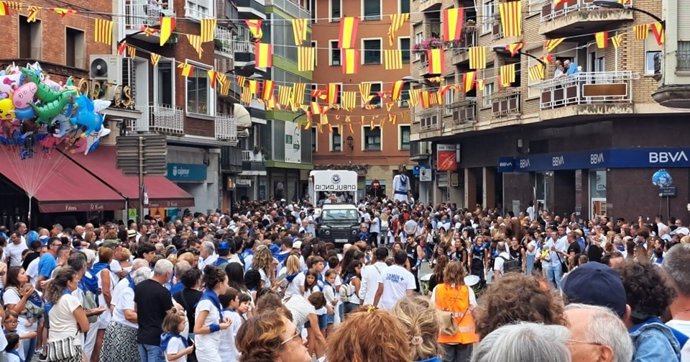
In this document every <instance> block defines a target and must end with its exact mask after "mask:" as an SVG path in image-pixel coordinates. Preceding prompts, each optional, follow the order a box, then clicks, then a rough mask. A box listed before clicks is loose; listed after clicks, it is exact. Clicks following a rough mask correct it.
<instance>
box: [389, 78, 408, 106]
mask: <svg viewBox="0 0 690 362" xmlns="http://www.w3.org/2000/svg"><path fill="white" fill-rule="evenodd" d="M404 86H405V81H402V80H396V81H395V82H393V90H392V91H391V99H392V100H393V101H395V102H397V101H399V100H400V96H402V90H403V87H404Z"/></svg>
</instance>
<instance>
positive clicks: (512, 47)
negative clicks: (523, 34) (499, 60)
mask: <svg viewBox="0 0 690 362" xmlns="http://www.w3.org/2000/svg"><path fill="white" fill-rule="evenodd" d="M524 46H525V43H523V42H522V41H519V42H517V43H512V44H508V45H506V50H507V51H508V53H510V56H511V57H514V56H515V54H517V53H519V52H520V50H522V47H524Z"/></svg>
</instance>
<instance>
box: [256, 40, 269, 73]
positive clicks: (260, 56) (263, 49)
mask: <svg viewBox="0 0 690 362" xmlns="http://www.w3.org/2000/svg"><path fill="white" fill-rule="evenodd" d="M254 57H255V59H256V67H257V68H270V67H272V66H273V45H271V44H267V43H256V45H255V50H254Z"/></svg>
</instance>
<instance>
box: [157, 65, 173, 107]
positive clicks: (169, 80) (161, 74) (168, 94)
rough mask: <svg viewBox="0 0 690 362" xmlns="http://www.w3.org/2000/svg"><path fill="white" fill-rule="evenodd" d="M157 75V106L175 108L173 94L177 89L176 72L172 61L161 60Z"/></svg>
mask: <svg viewBox="0 0 690 362" xmlns="http://www.w3.org/2000/svg"><path fill="white" fill-rule="evenodd" d="M157 68H158V73H157V77H158V80H157V86H158V90H157V92H156V93H157V95H158V99H157V102H156V104H160V105H167V106H174V105H175V100H174V99H173V92H174V89H175V71H174V67H173V63H172V61H164V60H162V59H161V60H160V61H159V62H158V66H157Z"/></svg>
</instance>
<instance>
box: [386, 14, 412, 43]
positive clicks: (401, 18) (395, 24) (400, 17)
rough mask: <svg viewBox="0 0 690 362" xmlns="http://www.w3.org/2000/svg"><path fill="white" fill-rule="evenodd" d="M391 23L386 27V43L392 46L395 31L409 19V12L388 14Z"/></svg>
mask: <svg viewBox="0 0 690 362" xmlns="http://www.w3.org/2000/svg"><path fill="white" fill-rule="evenodd" d="M390 18H391V25H390V27H388V45H390V46H394V44H395V33H397V32H398V30H400V28H402V27H403V25H404V24H405V22H407V21H408V20H410V14H409V13H403V14H392V15H390Z"/></svg>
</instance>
